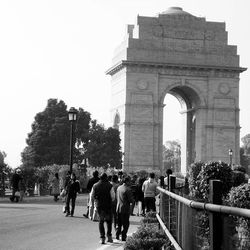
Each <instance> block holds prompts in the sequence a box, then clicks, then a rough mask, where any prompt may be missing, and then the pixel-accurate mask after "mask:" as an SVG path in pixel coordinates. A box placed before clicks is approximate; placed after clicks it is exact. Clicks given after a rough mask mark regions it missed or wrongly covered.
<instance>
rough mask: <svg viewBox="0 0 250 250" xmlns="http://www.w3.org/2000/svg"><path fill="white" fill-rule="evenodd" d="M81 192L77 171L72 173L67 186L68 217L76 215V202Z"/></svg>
mask: <svg viewBox="0 0 250 250" xmlns="http://www.w3.org/2000/svg"><path fill="white" fill-rule="evenodd" d="M78 192H80V183H79V181H78V180H76V175H75V173H72V174H71V177H70V181H69V182H68V184H67V187H66V215H65V216H66V217H67V216H69V215H71V217H72V216H74V211H75V202H76V197H77V193H78ZM70 201H71V209H70Z"/></svg>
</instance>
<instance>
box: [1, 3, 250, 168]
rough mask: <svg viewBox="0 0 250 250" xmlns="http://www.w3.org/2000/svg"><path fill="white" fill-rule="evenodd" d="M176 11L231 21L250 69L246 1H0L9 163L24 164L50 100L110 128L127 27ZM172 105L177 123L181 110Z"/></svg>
mask: <svg viewBox="0 0 250 250" xmlns="http://www.w3.org/2000/svg"><path fill="white" fill-rule="evenodd" d="M172 6H178V7H182V8H183V9H184V10H185V11H187V12H189V13H191V14H193V15H195V16H199V17H206V19H207V20H208V21H220V22H226V29H227V31H228V38H229V44H231V45H237V46H238V54H239V55H240V56H241V60H240V65H241V66H242V67H249V64H250V32H249V25H250V15H249V9H250V8H249V7H250V3H249V1H247V0H238V1H235V0H220V1H218V0H216V1H215V0H210V1H201V0H183V1H181V0H179V1H172V0H169V1H166V0H70V1H69V0H68V1H65V0H11V1H0V84H1V85H0V86H1V90H0V107H1V120H0V121H1V122H0V150H1V151H5V152H6V153H7V158H6V162H7V163H8V164H9V165H10V166H11V167H17V166H18V165H19V164H20V163H21V161H20V160H21V157H20V153H21V152H22V150H23V149H24V147H25V146H26V144H25V139H26V138H27V134H28V133H29V132H30V131H31V124H32V122H33V121H34V116H35V115H36V114H37V113H38V112H41V111H43V110H44V108H45V107H46V104H47V100H48V99H49V98H57V99H60V100H63V101H64V102H65V103H66V104H67V105H68V107H71V106H75V107H76V108H78V107H82V108H84V109H85V110H87V111H89V112H90V113H91V114H92V118H95V119H97V120H98V121H99V122H100V123H103V124H105V126H109V125H111V124H110V76H107V75H105V71H106V70H107V69H108V68H109V67H110V66H111V59H112V56H113V52H114V49H115V47H116V46H117V45H119V43H120V42H121V41H122V39H123V37H124V35H125V27H126V25H127V24H134V21H135V18H136V16H137V15H144V16H155V15H156V14H157V13H159V12H163V11H165V10H166V9H168V8H169V7H172ZM249 81H250V75H249V71H247V72H244V73H243V74H241V81H240V109H241V113H240V125H241V127H242V129H241V137H242V136H244V135H245V134H247V133H250V105H249V103H248V102H249V93H250V85H249V84H250V83H249ZM170 103H171V102H170ZM168 106H169V108H168V112H170V113H169V115H171V116H172V117H173V119H172V120H174V121H176V120H177V119H178V115H177V116H175V114H176V113H177V112H176V108H178V105H177V106H176V103H174V104H173V106H172V108H171V104H169V105H168ZM172 111H175V112H172ZM171 112H172V113H171ZM175 117H176V118H175ZM177 126H178V125H177V124H169V127H168V131H169V132H170V134H171V135H172V138H171V136H170V137H169V139H178V137H179V134H178V133H176V132H175V131H178V129H176V127H177Z"/></svg>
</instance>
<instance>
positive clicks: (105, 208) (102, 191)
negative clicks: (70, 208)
mask: <svg viewBox="0 0 250 250" xmlns="http://www.w3.org/2000/svg"><path fill="white" fill-rule="evenodd" d="M91 199H94V200H95V202H96V207H97V212H98V214H99V218H100V219H99V232H100V238H101V244H105V229H104V221H106V223H107V237H108V240H107V242H111V243H112V242H113V239H112V202H113V201H114V200H115V192H114V189H113V186H112V184H111V183H110V182H109V181H108V176H107V174H106V173H103V174H102V175H101V177H100V181H99V182H97V183H96V184H94V186H93V188H92V191H91Z"/></svg>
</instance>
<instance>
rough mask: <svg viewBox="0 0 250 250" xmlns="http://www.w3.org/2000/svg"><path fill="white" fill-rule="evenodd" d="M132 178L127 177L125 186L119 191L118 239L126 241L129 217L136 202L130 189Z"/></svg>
mask: <svg viewBox="0 0 250 250" xmlns="http://www.w3.org/2000/svg"><path fill="white" fill-rule="evenodd" d="M129 185H130V177H129V176H126V177H125V178H124V180H123V184H122V185H121V186H119V187H118V189H117V209H116V212H117V216H118V226H117V231H116V239H117V240H119V239H120V235H121V236H122V241H126V238H127V232H128V228H129V217H130V205H131V204H132V203H133V202H134V198H133V194H132V191H131V189H130V187H129Z"/></svg>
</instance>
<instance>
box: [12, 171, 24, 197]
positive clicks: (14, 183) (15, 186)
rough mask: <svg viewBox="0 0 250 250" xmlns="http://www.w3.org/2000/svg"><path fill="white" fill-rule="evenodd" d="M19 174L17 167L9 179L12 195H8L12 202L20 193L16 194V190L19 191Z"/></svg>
mask: <svg viewBox="0 0 250 250" xmlns="http://www.w3.org/2000/svg"><path fill="white" fill-rule="evenodd" d="M20 175H21V169H20V168H17V169H16V170H15V173H14V174H13V176H12V179H11V185H12V196H11V197H10V201H12V202H14V201H16V202H18V201H19V198H20V195H19V196H17V195H16V194H17V192H19V181H20V179H21V176H20Z"/></svg>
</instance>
